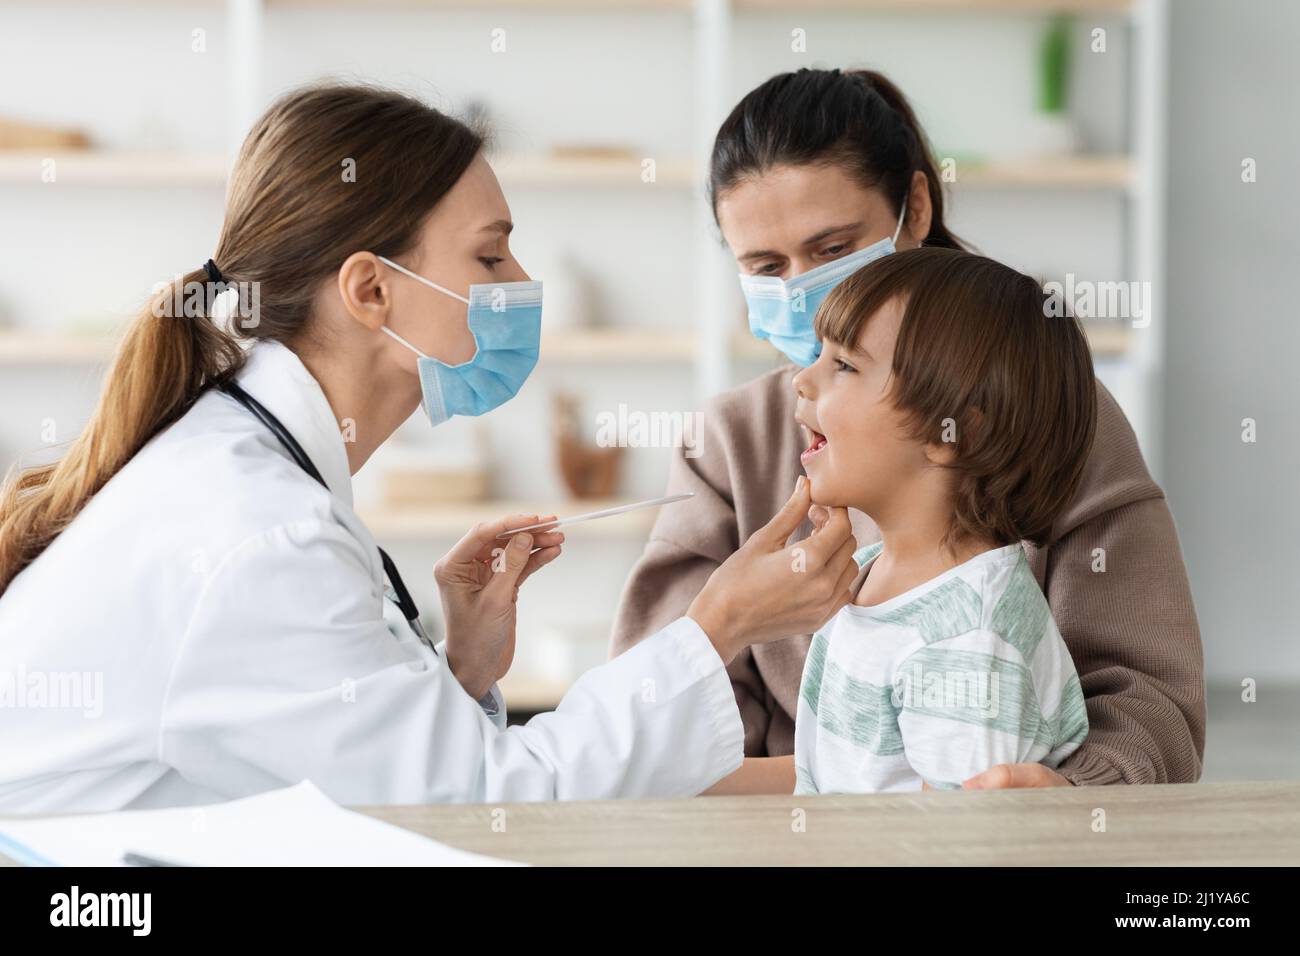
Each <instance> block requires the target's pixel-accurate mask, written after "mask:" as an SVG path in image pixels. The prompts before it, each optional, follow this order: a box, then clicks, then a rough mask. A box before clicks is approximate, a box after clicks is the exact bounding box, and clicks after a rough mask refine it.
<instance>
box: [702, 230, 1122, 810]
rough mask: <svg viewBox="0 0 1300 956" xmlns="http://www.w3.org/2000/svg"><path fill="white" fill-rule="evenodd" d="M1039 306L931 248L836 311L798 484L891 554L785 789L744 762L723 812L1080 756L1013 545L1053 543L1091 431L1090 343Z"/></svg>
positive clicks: (974, 261)
mask: <svg viewBox="0 0 1300 956" xmlns="http://www.w3.org/2000/svg"><path fill="white" fill-rule="evenodd" d="M1044 305H1045V293H1044V292H1043V290H1042V289H1041V288H1040V286H1039V285H1038V283H1036V282H1035V281H1034V280H1032V279H1030V278H1029V277H1027V276H1024V275H1021V274H1020V273H1018V272H1016V271H1014V270H1013V269H1009V268H1007V267H1006V266H1003V265H1000V264H998V263H996V262H993V261H992V260H990V259H986V258H983V257H980V256H975V255H971V254H969V253H964V252H958V251H954V250H949V249H937V248H936V249H924V248H923V249H917V250H912V251H908V252H901V253H897V254H895V255H892V256H889V257H887V258H885V259H882V260H879V261H878V262H875V263H872V264H871V265H870V266H868V267H866V268H864V269H862V270H860V271H859V272H857V273H855V274H854V275H852V276H851V277H849V278H848V279H846V280H845V281H844V282H843V283H841V284H840V285H839V286H838V287H836V289H835V290H834V292H832V293H831V295H830V296H828V297H827V299H826V300H825V302H824V303H823V304H822V306H821V308H820V310H819V311H818V313H817V318H816V327H817V333H818V336H819V337H820V338H821V339H822V342H823V347H822V353H821V355H820V357H819V358H818V359H817V361H816V362H814V364H813V365H811V366H809V367H808V368H806V369H804V370H803V371H802V372H800V373H799V374H798V375H796V376H795V378H794V386H795V389H796V391H797V392H798V396H799V398H798V403H797V418H798V419H799V421H800V423H801V424H802V425H803V426H804V428H805V429H806V431H807V433H808V436H809V443H808V448H807V450H806V451H805V452H804V453H803V455H802V463H803V466H804V470H805V471H806V472H807V475H808V479H809V481H810V482H811V483H812V499H813V501H814V502H815V503H816V505H819V506H825V507H831V506H835V507H853V508H858V509H860V510H861V511H863V512H865V513H866V514H867V515H869V516H870V517H871V518H872V520H873V521H874V522H875V524H876V526H877V527H878V528H879V529H880V534H881V541H880V542H879V543H877V544H874V545H871V546H869V547H866V548H863V549H862V550H861V551H859V552H858V555H857V557H858V560H859V563H861V564H862V565H863V568H862V571H861V572H860V573H859V576H858V579H857V580H856V581H855V583H854V587H853V590H852V593H853V597H852V598H851V601H850V603H849V604H848V605H847V606H845V607H844V608H843V609H841V610H840V611H839V613H838V614H836V616H835V617H833V618H832V619H831V620H830V621H829V622H827V623H826V624H825V625H824V626H823V627H822V628H821V630H819V631H818V632H817V633H816V634H815V635H814V636H813V640H812V644H811V646H810V648H809V651H808V657H807V661H806V663H805V666H804V672H803V681H802V684H801V686H800V691H799V705H798V712H797V715H796V720H795V753H794V757H793V767H791V758H789V757H784V758H767V759H760V760H747V761H746V764H745V767H744V768H742V769H741V770H740V771H737V773H736V774H734V775H732V777H729V778H727V779H726V780H724V781H722V782H721V783H720V784H719V785H718V786H717V787H716V788H715V789H714V791H712V792H732V793H734V792H759V791H766V790H771V789H784V790H785V791H786V792H789V785H790V781H791V777H793V782H794V785H795V792H796V793H825V792H839V793H844V792H875V791H891V790H892V791H908V790H918V789H921V788H922V787H923V786H925V785H928V786H930V787H933V788H954V787H960V786H961V783H962V781H963V780H966V779H968V778H969V777H972V776H974V775H975V774H977V773H980V772H981V771H984V770H987V769H988V768H989V767H992V766H995V765H997V764H1001V763H1023V762H1033V761H1041V762H1042V763H1044V764H1046V765H1047V766H1049V767H1055V766H1056V765H1058V764H1059V763H1060V762H1061V761H1062V760H1063V759H1065V757H1067V756H1068V755H1069V754H1070V753H1072V752H1073V751H1074V750H1076V749H1077V748H1078V747H1079V745H1080V744H1081V743H1082V742H1083V739H1084V737H1085V736H1086V735H1087V733H1088V720H1087V713H1086V710H1085V708H1084V700H1083V694H1082V691H1081V690H1080V687H1079V678H1078V676H1077V674H1076V673H1075V670H1074V664H1073V662H1072V661H1071V659H1070V655H1069V652H1068V651H1067V649H1066V647H1065V643H1064V641H1063V640H1062V639H1061V636H1060V633H1059V632H1058V631H1057V629H1056V625H1055V623H1054V622H1053V620H1052V616H1051V613H1050V611H1049V609H1048V605H1047V601H1046V599H1045V598H1044V597H1043V594H1042V592H1041V591H1040V590H1039V587H1038V584H1037V582H1036V581H1035V580H1034V577H1033V574H1032V572H1031V571H1030V569H1029V565H1028V563H1027V561H1026V559H1025V555H1024V551H1023V549H1022V546H1021V543H1020V542H1022V541H1030V542H1034V543H1037V544H1041V543H1043V542H1045V541H1046V540H1047V539H1048V538H1049V537H1050V533H1051V528H1052V523H1053V521H1054V520H1055V519H1056V517H1057V515H1058V513H1059V512H1060V511H1061V509H1062V508H1063V507H1064V505H1065V504H1066V502H1068V501H1069V500H1070V497H1071V495H1072V494H1073V493H1074V491H1075V489H1076V487H1077V485H1078V483H1079V479H1080V476H1081V475H1082V472H1083V468H1084V463H1085V460H1086V458H1087V454H1088V450H1089V447H1090V445H1091V442H1092V435H1093V430H1094V422H1095V416H1096V385H1095V382H1094V379H1093V371H1092V360H1091V356H1090V354H1089V351H1088V345H1087V341H1086V340H1085V338H1084V335H1083V332H1082V331H1081V329H1080V328H1079V325H1078V323H1077V322H1076V321H1075V320H1074V319H1072V318H1053V317H1049V312H1048V310H1046V309H1045V307H1044ZM813 510H814V512H815V513H814V514H813V519H814V521H815V522H816V521H819V520H822V518H823V516H822V515H821V514H820V513H819V511H820V509H818V508H817V507H816V506H815V507H814V509H813ZM791 770H793V774H792V773H791ZM782 784H784V786H783V787H782V786H781V785H782Z"/></svg>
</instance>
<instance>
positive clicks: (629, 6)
mask: <svg viewBox="0 0 1300 956" xmlns="http://www.w3.org/2000/svg"><path fill="white" fill-rule="evenodd" d="M265 3H266V5H267V6H268V7H360V6H365V7H401V8H407V9H429V10H459V11H478V10H492V11H495V10H521V11H529V10H537V11H539V12H543V13H552V12H564V11H566V10H572V11H574V12H577V13H597V12H602V11H603V12H607V13H621V12H627V11H635V10H681V11H686V10H691V9H692V8H694V6H695V3H694V0H265Z"/></svg>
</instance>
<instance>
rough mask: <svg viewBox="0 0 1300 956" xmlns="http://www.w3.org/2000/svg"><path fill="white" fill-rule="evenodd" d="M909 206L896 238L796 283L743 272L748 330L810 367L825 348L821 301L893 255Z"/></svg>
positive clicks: (896, 229)
mask: <svg viewBox="0 0 1300 956" xmlns="http://www.w3.org/2000/svg"><path fill="white" fill-rule="evenodd" d="M906 215H907V204H906V203H904V204H903V208H902V209H901V210H899V213H898V225H897V226H895V227H894V235H893V236H891V237H890V238H888V239H881V240H880V241H879V242H875V243H872V244H871V245H869V246H867V247H866V248H864V249H859V250H858V251H857V252H852V253H849V254H848V255H847V256H841V257H840V258H839V259H836V260H835V261H833V262H827V263H826V264H824V265H820V266H818V267H817V268H816V269H810V270H809V271H807V272H805V273H804V274H803V275H799V276H794V277H793V278H791V279H782V278H781V277H780V276H755V275H746V274H744V273H741V276H740V288H741V291H742V292H744V293H745V304H746V305H747V306H748V307H749V331H750V332H751V333H753V335H754V337H755V338H757V339H760V340H764V339H765V340H767V341H770V342H771V343H772V344H773V345H775V346H776V347H777V348H778V349H780V350H781V351H782V352H784V353H785V355H786V357H787V358H788V359H789V360H790V361H791V362H794V363H795V364H796V365H802V366H804V367H805V368H807V367H808V366H809V365H811V364H812V363H813V362H815V361H816V360H817V356H818V355H820V354H821V351H822V343H821V341H820V340H819V339H818V338H817V333H816V332H814V331H813V316H815V315H816V314H817V307H818V306H819V305H821V302H822V299H824V298H826V296H827V295H828V294H829V293H830V291H831V290H832V289H834V288H835V287H836V286H837V285H839V284H840V283H841V282H843V281H844V280H845V279H847V278H848V277H849V276H851V275H853V273H855V272H857V271H858V270H859V269H861V268H862V267H863V266H865V265H866V264H867V263H869V262H874V261H875V260H877V259H880V258H882V257H884V256H888V255H892V254H893V252H894V243H895V242H896V241H897V240H898V234H899V232H901V231H902V228H903V218H904V217H905V216H906Z"/></svg>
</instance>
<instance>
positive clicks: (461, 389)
mask: <svg viewBox="0 0 1300 956" xmlns="http://www.w3.org/2000/svg"><path fill="white" fill-rule="evenodd" d="M378 259H379V261H380V262H382V263H384V264H385V265H387V266H390V267H392V268H394V269H396V270H397V271H398V272H400V273H402V274H403V275H408V276H410V277H411V278H412V279H414V280H415V281H417V282H423V283H424V284H425V285H427V286H428V287H429V288H431V289H437V290H438V291H439V292H441V293H443V294H444V295H449V296H451V297H452V298H453V299H459V300H460V301H461V302H464V303H465V305H466V306H467V307H468V308H469V330H470V333H471V334H472V335H473V336H474V345H475V347H476V350H475V352H474V357H473V358H472V359H470V360H469V361H468V362H462V363H460V364H459V365H448V364H446V363H445V362H440V361H439V360H438V359H436V358H433V357H431V356H428V355H425V354H424V353H423V352H421V351H420V350H419V349H418V348H416V347H415V346H414V345H412V344H411V343H410V342H408V341H406V339H404V338H402V337H401V336H400V335H398V334H397V333H396V332H394V331H393V330H392V329H390V328H389V327H388V326H384V331H385V332H387V333H388V334H389V335H391V336H392V337H393V338H395V339H397V341H399V342H401V343H402V344H403V345H405V346H406V347H407V348H408V349H410V350H411V351H412V352H414V353H415V354H416V355H418V356H419V357H420V361H419V370H420V391H421V393H422V394H423V396H424V413H425V414H426V415H428V416H429V421H430V422H432V423H433V424H434V425H441V424H442V423H443V422H445V421H446V420H447V419H449V418H451V417H452V416H453V415H482V414H483V413H484V412H490V411H491V410H492V409H494V408H496V407H497V406H498V405H502V404H504V403H506V402H508V401H509V400H510V399H512V398H514V397H515V394H516V393H517V392H518V391H519V389H520V388H521V387H522V386H523V384H524V380H525V379H527V378H528V375H529V373H530V372H532V370H533V366H535V365H536V364H537V354H538V350H539V348H540V346H541V339H542V284H541V283H540V282H536V281H531V282H494V283H490V284H485V285H471V286H470V287H469V298H465V297H464V296H462V295H458V294H456V293H455V292H452V291H451V290H450V289H445V288H443V287H442V286H440V285H438V283H436V282H433V281H431V280H429V279H426V278H425V277H424V276H422V275H417V274H416V273H414V272H412V271H411V270H410V269H407V268H406V267H405V266H400V265H398V264H397V263H396V262H393V261H392V260H391V259H386V258H384V257H383V256H379V257H378Z"/></svg>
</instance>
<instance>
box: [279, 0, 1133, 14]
mask: <svg viewBox="0 0 1300 956" xmlns="http://www.w3.org/2000/svg"><path fill="white" fill-rule="evenodd" d="M1133 2H1134V0H732V4H731V5H732V7H733V8H734V9H735V10H736V11H737V12H746V11H753V12H764V11H779V12H788V11H790V10H792V9H798V10H800V11H804V10H810V11H817V12H823V11H824V12H830V13H835V12H843V13H874V12H883V13H972V14H980V13H1023V14H1035V13H1127V12H1128V11H1130V10H1131V9H1132V7H1133ZM266 3H267V6H271V7H357V6H362V5H363V3H362V0H266ZM364 5H365V6H367V7H396V8H405V9H429V10H522V11H528V10H537V11H544V12H563V11H566V10H572V11H575V12H580V13H595V12H597V11H604V12H607V13H623V12H628V11H636V10H680V11H689V10H692V9H694V7H695V3H694V0H365V2H364Z"/></svg>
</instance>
